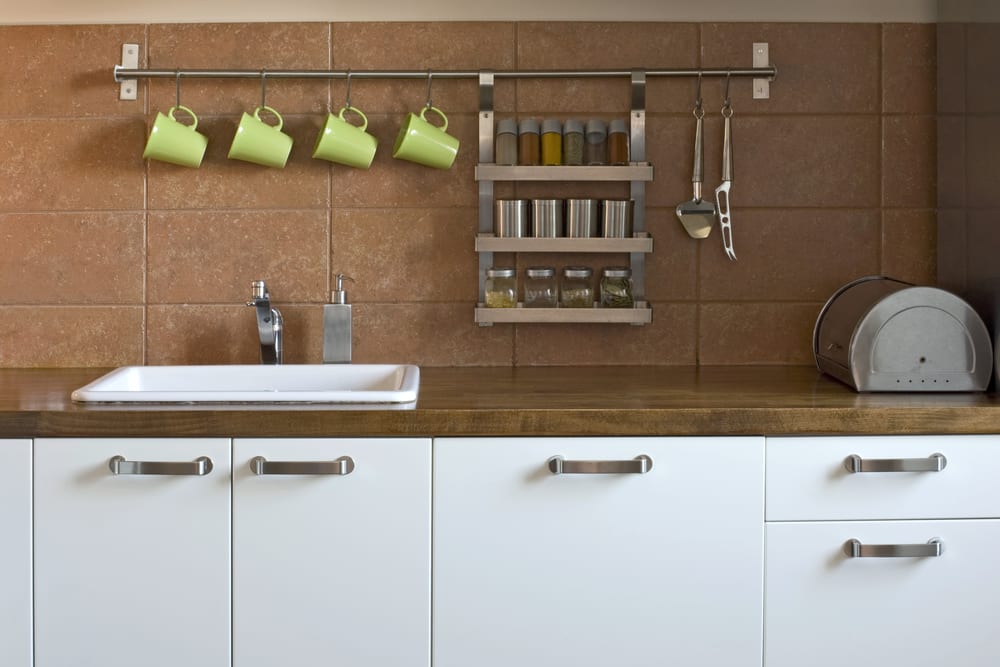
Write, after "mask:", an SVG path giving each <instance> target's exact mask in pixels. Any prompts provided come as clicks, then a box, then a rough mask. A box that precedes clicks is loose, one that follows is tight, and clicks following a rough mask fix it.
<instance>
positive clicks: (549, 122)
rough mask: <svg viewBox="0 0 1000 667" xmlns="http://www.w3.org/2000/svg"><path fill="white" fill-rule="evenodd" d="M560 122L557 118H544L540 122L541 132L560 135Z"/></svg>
mask: <svg viewBox="0 0 1000 667" xmlns="http://www.w3.org/2000/svg"><path fill="white" fill-rule="evenodd" d="M562 129H563V126H562V121H560V120H559V119H558V118H546V119H545V120H543V121H542V132H556V133H557V134H562Z"/></svg>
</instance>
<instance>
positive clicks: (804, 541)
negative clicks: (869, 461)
mask: <svg viewBox="0 0 1000 667" xmlns="http://www.w3.org/2000/svg"><path fill="white" fill-rule="evenodd" d="M932 538H938V539H939V540H940V542H941V545H942V553H941V555H940V556H938V557H923V558H917V557H900V558H886V557H883V558H870V557H865V558H848V557H847V556H846V555H845V553H844V551H843V546H844V543H845V542H846V541H847V540H850V539H857V540H858V541H859V542H861V543H863V544H865V545H896V544H900V545H902V544H906V545H909V544H913V545H926V543H927V542H928V540H930V539H932ZM998 550H1000V521H995V520H969V521H965V520H962V521H958V520H953V521H906V522H823V523H780V524H768V526H767V576H766V581H767V592H766V596H765V600H766V621H765V628H766V633H765V653H764V664H765V665H766V667H802V665H809V666H810V667H843V666H844V665H851V666H852V667H885V666H886V665H905V666H906V667H941V665H961V666H962V667H994V666H995V665H996V664H997V657H998V656H1000V635H998V634H997V631H996V619H997V616H998V615H1000V583H998V581H997V575H996V554H997V552H998Z"/></svg>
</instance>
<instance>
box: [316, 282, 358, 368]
mask: <svg viewBox="0 0 1000 667" xmlns="http://www.w3.org/2000/svg"><path fill="white" fill-rule="evenodd" d="M344 280H350V281H351V282H352V283H353V282H354V279H353V278H351V277H349V276H345V275H344V274H343V273H338V274H337V286H336V289H334V290H333V293H332V294H331V295H330V303H328V304H327V305H325V306H323V363H324V364H349V363H351V333H352V332H351V304H349V303H347V292H346V291H345V290H344Z"/></svg>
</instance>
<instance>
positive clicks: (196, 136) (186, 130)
mask: <svg viewBox="0 0 1000 667" xmlns="http://www.w3.org/2000/svg"><path fill="white" fill-rule="evenodd" d="M177 111H183V112H185V113H186V114H188V115H189V116H191V121H192V122H191V124H190V125H185V124H184V123H182V122H180V121H179V120H177V119H176V118H174V113H175V112H177ZM197 128H198V117H197V116H196V115H194V112H193V111H191V110H190V109H188V108H187V107H185V106H180V105H178V106H175V107H170V110H169V111H167V114H166V115H163V114H162V113H160V112H157V113H156V120H155V121H153V129H152V130H151V131H150V132H149V139H148V140H147V141H146V150H145V151H143V153H142V157H143V159H144V160H159V161H160V162H169V163H170V164H177V165H180V166H182V167H200V166H201V161H202V159H203V158H204V157H205V148H206V147H207V146H208V137H206V136H205V135H204V134H201V133H200V132H198V131H197Z"/></svg>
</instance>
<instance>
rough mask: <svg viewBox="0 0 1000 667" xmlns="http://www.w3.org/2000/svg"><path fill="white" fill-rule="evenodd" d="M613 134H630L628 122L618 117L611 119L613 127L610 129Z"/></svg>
mask: <svg viewBox="0 0 1000 667" xmlns="http://www.w3.org/2000/svg"><path fill="white" fill-rule="evenodd" d="M608 131H609V132H610V133H611V134H616V133H621V134H628V124H627V123H626V122H625V120H624V119H622V118H616V119H615V120H613V121H611V129H610V130H608Z"/></svg>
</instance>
